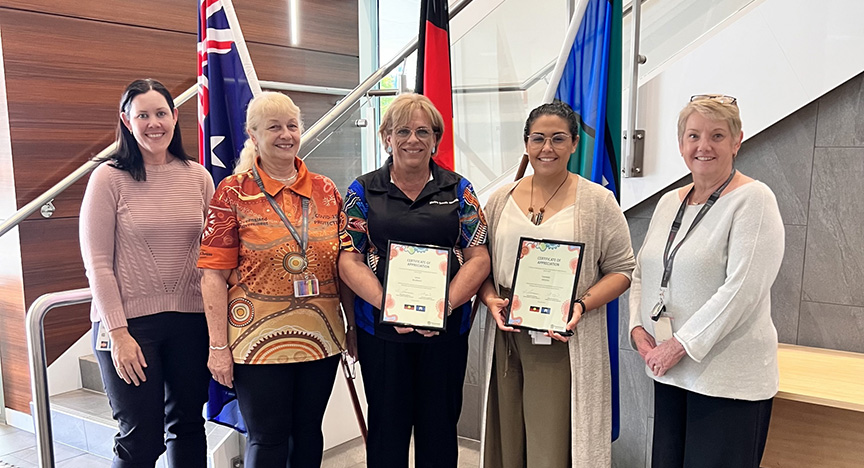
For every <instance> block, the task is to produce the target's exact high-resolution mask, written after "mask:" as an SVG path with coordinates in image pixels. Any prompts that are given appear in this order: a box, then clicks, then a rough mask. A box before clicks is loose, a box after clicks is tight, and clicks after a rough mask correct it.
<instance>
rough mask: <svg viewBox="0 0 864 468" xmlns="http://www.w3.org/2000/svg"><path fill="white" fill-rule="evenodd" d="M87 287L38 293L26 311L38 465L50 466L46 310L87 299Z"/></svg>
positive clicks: (51, 465)
mask: <svg viewBox="0 0 864 468" xmlns="http://www.w3.org/2000/svg"><path fill="white" fill-rule="evenodd" d="M92 298H93V296H92V295H91V293H90V289H89V288H83V289H73V290H71V291H60V292H56V293H49V294H43V295H41V296H39V297H38V298H37V299H36V300H35V301H33V304H31V305H30V308H29V309H28V310H27V323H26V325H25V329H26V330H27V355H28V357H29V358H30V359H29V360H30V391H31V393H32V396H33V429H34V432H35V434H36V455H37V456H38V465H39V466H40V467H42V468H54V440H53V439H54V436H53V434H52V432H51V407H50V404H49V402H48V362H47V359H46V357H45V334H44V330H43V327H42V325H43V323H44V320H45V315H46V314H47V313H48V311H49V310H51V309H54V308H57V307H65V306H70V305H75V304H83V303H85V302H90V300H92Z"/></svg>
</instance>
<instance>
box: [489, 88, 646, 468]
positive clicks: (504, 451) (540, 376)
mask: <svg viewBox="0 0 864 468" xmlns="http://www.w3.org/2000/svg"><path fill="white" fill-rule="evenodd" d="M524 138H525V151H526V152H527V153H528V158H529V161H530V163H531V166H532V168H533V169H534V174H533V175H532V176H529V177H526V178H524V179H522V180H520V181H519V182H517V183H513V184H509V185H508V186H505V187H502V188H501V189H499V190H498V191H496V192H495V193H494V194H493V195H492V196H491V197H490V198H489V202H488V203H487V205H486V208H485V211H486V215H487V219H488V222H489V241H490V251H491V252H492V277H490V278H489V279H487V280H486V282H485V283H484V284H483V286H482V287H481V289H480V292H479V294H478V296H479V297H480V299H481V300H482V301H483V303H484V304H486V306H487V307H488V308H489V314H488V316H487V326H486V330H487V333H486V336H485V337H484V350H485V352H484V353H482V355H483V356H485V357H486V361H485V365H486V372H487V375H490V380H488V381H487V382H486V390H487V397H486V398H484V400H486V401H485V402H484V403H485V404H484V407H483V408H484V416H483V426H484V430H483V431H482V432H481V434H482V435H483V440H482V445H483V447H482V449H481V466H485V467H489V468H493V467H494V468H510V467H519V468H525V467H527V468H538V467H549V468H561V467H564V466H574V467H575V466H580V467H581V466H592V467H600V466H610V464H611V424H612V423H611V390H610V388H611V386H610V385H611V384H610V371H609V350H608V345H607V331H606V303H607V302H609V301H611V300H612V299H615V298H616V297H618V296H619V295H620V294H621V293H623V292H624V291H625V290H626V289H627V287H628V286H629V285H630V273H631V271H632V270H633V267H634V259H633V250H632V248H631V246H630V231H629V230H628V228H627V222H626V220H625V219H624V215H623V214H622V213H621V209H620V208H619V207H618V204H617V202H616V201H615V197H614V195H613V194H612V192H610V191H609V190H607V189H605V188H603V187H601V186H599V185H597V184H595V183H592V182H590V181H588V180H586V179H583V178H581V177H579V176H578V175H576V174H572V173H570V172H569V171H568V170H567V163H568V161H569V160H570V155H571V154H572V153H573V152H574V151H575V150H576V146H577V144H578V142H579V121H578V117H577V116H576V115H575V114H574V113H573V110H572V109H570V107H569V106H568V105H567V104H564V103H561V102H555V103H552V104H544V105H542V106H540V107H538V108H536V109H534V110H533V111H532V112H531V114H530V115H529V116H528V121H527V122H526V124H525V134H524ZM521 236H525V237H531V238H541V239H550V240H560V241H569V242H574V241H575V242H581V243H584V244H585V247H584V250H583V252H582V258H583V260H582V269H581V272H580V275H579V281H578V285H577V288H576V297H578V298H579V300H578V301H577V302H576V303H575V304H574V306H573V315H572V319H571V320H570V322H569V323H568V324H567V329H568V330H570V331H573V332H574V334H573V335H572V336H570V337H569V338H568V337H567V336H562V335H560V334H558V333H554V332H552V333H550V332H546V333H538V332H530V333H529V332H528V331H526V330H521V332H520V330H519V329H514V328H512V327H510V326H508V325H507V322H506V320H505V317H506V309H507V306H508V299H505V298H506V297H508V296H509V292H508V291H506V287H509V286H511V284H512V278H513V270H514V264H515V260H516V255H517V252H518V250H519V238H520V237H521ZM531 335H534V336H533V337H532V336H531ZM547 337H548V338H551V340H548V342H547V344H545V345H544V344H543V343H542V342H543V341H544V338H547ZM493 356H494V358H493ZM493 360H494V363H493Z"/></svg>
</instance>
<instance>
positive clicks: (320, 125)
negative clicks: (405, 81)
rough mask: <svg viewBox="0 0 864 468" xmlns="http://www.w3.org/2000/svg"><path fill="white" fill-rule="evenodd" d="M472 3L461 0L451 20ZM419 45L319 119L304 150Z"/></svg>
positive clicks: (414, 45)
mask: <svg viewBox="0 0 864 468" xmlns="http://www.w3.org/2000/svg"><path fill="white" fill-rule="evenodd" d="M471 1H472V0H461V1H460V2H459V3H456V4H454V5H453V7H452V8H451V9H450V18H451V19H452V18H453V17H455V16H456V15H458V14H459V12H461V11H462V10H463V9H465V7H466V6H468V4H469V3H471ZM418 45H419V39H418V37H414V39H412V40H411V42H409V43H408V44H407V45H406V46H405V47H403V48H402V50H400V51H399V53H397V54H396V56H395V57H393V59H392V60H390V61H389V62H387V63H386V64H384V66H382V67H381V68H379V69H378V70H375V71H374V72H372V74H371V75H369V77H368V78H366V79H365V80H363V82H362V83H360V84H359V85H357V87H356V88H354V89H353V90H351V92H350V93H348V95H347V96H345V98H344V99H342V100H341V101H339V103H338V104H336V105H335V106H333V108H332V109H330V110H329V111H327V113H326V114H324V115H323V116H322V117H321V118H320V119H318V121H317V122H315V123H314V124H312V126H311V127H309V128H308V129H306V131H305V132H303V135H302V136H300V147H301V148H303V146H305V145H306V144H307V143H309V142H310V141H312V140H314V139H316V138H318V135H320V134H321V133H322V132H323V131H324V130H325V129H326V128H327V127H328V126H330V124H332V123H333V122H334V121H336V120H337V119H339V117H341V116H342V114H344V113H345V112H347V111H348V110H349V109H351V108H352V107H353V106H354V105H355V104H357V103H358V102H359V101H360V99H362V98H363V96H365V95H367V94H368V93H369V91H370V90H371V89H372V88H373V87H374V86H375V85H377V84H378V82H379V81H381V80H382V79H383V78H384V77H385V76H387V74H388V73H390V72H391V71H393V70H394V69H395V68H396V67H397V66H399V64H400V63H402V61H403V60H405V59H406V58H408V56H409V55H411V54H412V53H414V51H415V50H417V46H418Z"/></svg>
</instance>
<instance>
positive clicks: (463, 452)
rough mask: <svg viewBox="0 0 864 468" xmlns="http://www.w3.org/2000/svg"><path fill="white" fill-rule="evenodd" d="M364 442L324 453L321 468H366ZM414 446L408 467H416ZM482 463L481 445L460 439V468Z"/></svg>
mask: <svg viewBox="0 0 864 468" xmlns="http://www.w3.org/2000/svg"><path fill="white" fill-rule="evenodd" d="M412 445H413V444H412ZM364 450H365V448H364V446H363V440H362V439H360V438H359V437H358V438H357V439H354V440H351V441H349V442H346V443H344V444H342V445H339V446H337V447H333V448H331V449H330V450H327V451H326V452H324V460H323V461H322V463H321V468H366V461H365V452H364ZM413 453H414V450H413V446H412V447H411V451H410V454H409V460H408V466H409V467H411V468H413V467H414V455H413ZM479 463H480V443H479V442H477V441H476V440H471V439H465V438H460V439H459V468H476V467H477V466H478V465H479Z"/></svg>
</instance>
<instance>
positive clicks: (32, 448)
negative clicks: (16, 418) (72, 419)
mask: <svg viewBox="0 0 864 468" xmlns="http://www.w3.org/2000/svg"><path fill="white" fill-rule="evenodd" d="M36 458H37V456H36V437H35V436H34V435H33V434H31V433H29V432H25V431H22V430H19V429H15V428H14V427H9V426H4V425H0V468H6V467H10V468H11V467H15V468H38V466H39V465H37V463H36V462H37V459H36ZM54 461H55V462H56V465H57V468H103V467H104V468H108V467H110V466H111V462H110V461H109V460H106V459H104V458H101V457H97V456H95V455H90V454H88V453H85V452H82V451H80V450H77V449H74V448H71V447H67V446H65V445H63V444H54ZM4 463H5V464H4Z"/></svg>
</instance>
